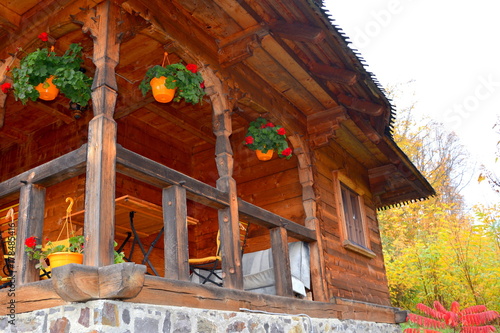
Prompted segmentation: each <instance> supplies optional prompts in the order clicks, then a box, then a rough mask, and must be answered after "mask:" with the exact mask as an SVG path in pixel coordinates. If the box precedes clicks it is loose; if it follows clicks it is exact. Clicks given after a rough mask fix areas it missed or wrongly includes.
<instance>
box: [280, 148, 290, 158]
mask: <svg viewBox="0 0 500 333" xmlns="http://www.w3.org/2000/svg"><path fill="white" fill-rule="evenodd" d="M291 153H292V148H290V147H288V148H286V149H283V151H282V152H281V155H283V156H289V155H290V154H291Z"/></svg>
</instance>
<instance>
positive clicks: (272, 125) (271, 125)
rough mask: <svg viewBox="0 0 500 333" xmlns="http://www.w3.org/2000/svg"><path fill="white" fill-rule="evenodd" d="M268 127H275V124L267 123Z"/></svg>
mask: <svg viewBox="0 0 500 333" xmlns="http://www.w3.org/2000/svg"><path fill="white" fill-rule="evenodd" d="M266 126H267V127H274V124H273V123H271V122H269V123H267V124H266Z"/></svg>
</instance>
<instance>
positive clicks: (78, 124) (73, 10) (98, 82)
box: [0, 0, 434, 323]
mask: <svg viewBox="0 0 500 333" xmlns="http://www.w3.org/2000/svg"><path fill="white" fill-rule="evenodd" d="M63 3H64V5H61V2H60V1H53V0H43V1H38V2H36V1H33V0H20V1H18V3H16V4H13V3H12V4H11V3H8V4H6V5H0V35H1V36H4V35H5V36H9V38H6V39H2V40H0V55H1V57H0V58H2V59H3V64H2V65H1V66H0V83H2V82H6V83H10V82H11V81H12V78H11V76H10V74H9V71H10V69H9V68H10V66H16V65H17V64H18V63H19V60H20V58H22V57H23V56H24V55H23V53H22V52H21V51H19V52H18V50H19V49H18V47H19V46H21V47H22V48H23V49H26V50H28V51H32V50H34V49H36V48H38V47H42V46H43V45H42V43H41V41H39V40H38V39H37V37H36V36H37V35H38V34H39V33H40V32H42V31H44V30H47V32H49V33H50V36H51V37H52V38H53V39H54V40H53V41H52V42H54V41H57V43H56V44H55V46H56V52H57V53H58V54H61V53H63V52H64V50H65V49H66V48H67V46H68V45H69V44H71V43H79V44H81V45H82V46H83V54H84V62H83V64H82V68H83V69H85V70H86V71H87V73H88V74H89V75H90V76H93V85H92V101H91V106H92V112H90V111H87V112H85V113H83V115H82V116H81V117H80V118H78V119H77V118H75V117H74V116H73V115H72V113H71V111H70V110H69V109H68V107H67V104H68V102H69V100H68V99H67V98H66V97H63V96H61V97H58V98H57V99H56V100H54V101H52V102H44V101H40V100H37V101H34V102H33V101H29V102H28V103H27V104H26V105H22V104H21V103H20V102H19V101H17V100H16V99H15V98H14V96H13V95H12V93H10V92H7V93H2V94H0V97H1V98H0V139H1V140H0V153H1V154H0V162H1V163H0V209H1V208H4V207H6V206H9V205H13V204H17V203H19V217H18V222H17V223H18V224H17V239H18V240H24V239H26V238H27V237H32V236H35V237H38V238H39V239H43V237H48V236H50V237H52V236H56V235H57V233H58V231H59V229H60V224H61V216H62V214H61V212H64V210H63V208H62V204H63V203H64V199H65V198H66V197H67V196H73V197H75V202H76V204H75V206H76V209H77V210H78V211H79V213H78V214H79V220H78V223H80V226H81V227H83V233H84V236H85V239H86V243H85V254H84V264H83V265H68V266H64V267H60V268H59V269H55V270H54V272H53V277H52V279H51V280H45V281H38V280H39V273H38V271H37V270H35V267H34V263H33V262H30V261H29V260H28V258H27V256H26V254H25V253H24V244H23V242H22V241H18V242H17V247H16V251H15V275H14V279H13V284H14V285H15V292H14V294H15V302H16V311H17V312H18V313H21V312H26V311H33V310H36V309H42V308H47V307H51V306H55V305H61V304H68V303H69V302H84V301H87V300H94V299H115V300H116V299H119V300H122V301H123V302H138V303H150V304H165V305H179V306H190V307H197V308H206V309H221V310H231V311H237V310H239V309H240V308H248V309H255V310H262V311H270V312H273V311H275V312H287V313H304V312H306V313H307V314H308V315H310V316H315V317H334V318H340V319H359V320H368V321H376V322H385V323H397V322H400V321H402V320H404V313H401V312H400V311H399V310H398V309H394V308H392V307H391V306H390V295H389V291H388V288H387V281H386V275H385V268H384V261H383V252H382V244H381V237H380V234H379V228H378V221H377V213H376V211H377V209H379V208H383V207H389V206H391V205H397V204H400V203H403V202H407V201H412V200H422V199H425V198H426V197H428V196H429V195H433V194H434V191H433V189H432V187H431V186H430V185H429V184H428V182H427V181H426V180H425V178H424V177H423V176H422V175H421V174H420V172H419V171H418V170H417V169H416V167H415V166H414V165H413V164H412V163H411V161H409V159H408V158H407V157H406V155H405V154H404V153H403V152H402V151H401V150H400V149H399V147H397V145H396V144H395V142H394V141H393V139H392V136H391V126H392V119H393V116H394V115H393V112H392V106H391V105H390V102H389V101H388V99H387V98H386V96H385V94H384V92H383V91H382V89H381V88H380V87H379V85H378V83H377V81H376V80H375V78H374V77H373V76H372V74H371V73H368V72H367V71H366V70H365V68H364V66H363V65H362V60H361V59H360V58H359V57H358V56H357V55H356V54H355V52H354V51H353V50H351V49H350V48H349V47H348V43H347V41H346V40H345V37H344V36H343V34H342V32H341V31H340V29H338V28H337V27H335V26H333V25H332V22H331V21H330V19H329V18H328V17H327V15H326V13H325V12H324V10H323V9H322V8H321V3H320V1H303V0H293V1H288V0H263V1H251V0H238V1H230V0H201V1H199V0H183V1H177V0H171V1H164V0H147V1H146V0H125V1H123V0H113V1H111V0H88V1H87V0H64V1H63ZM16 50H17V51H16ZM13 52H15V53H13ZM165 52H167V53H168V60H169V61H171V62H172V63H175V62H180V63H182V62H184V63H192V64H196V65H197V66H198V68H199V72H200V73H201V75H202V77H203V79H204V86H205V88H204V91H205V93H206V96H205V97H204V98H203V100H202V102H201V103H200V104H197V105H190V104H189V103H186V102H175V103H170V104H161V103H158V102H155V101H154V99H153V98H152V97H151V96H150V95H146V96H141V94H140V91H139V89H138V86H139V82H140V81H141V80H142V78H143V76H144V73H145V72H146V71H147V69H148V68H150V67H152V66H153V65H158V64H159V63H160V62H161V58H162V56H163V55H164V53H165ZM258 117H266V118H268V119H269V121H272V122H273V123H276V124H281V125H283V126H284V128H286V132H287V134H286V135H287V139H288V140H289V143H290V146H291V147H293V157H292V158H291V159H290V160H280V159H279V158H276V157H275V158H273V159H272V160H270V161H267V162H264V163H263V162H260V161H258V160H257V159H256V158H255V156H254V152H253V151H251V150H250V149H248V148H247V147H245V145H244V144H243V143H242V142H243V141H244V139H245V131H246V129H247V128H248V125H249V123H250V122H251V121H253V120H255V119H256V118H258ZM342 191H349V193H350V195H351V196H352V198H353V199H352V200H353V202H354V203H355V204H356V206H357V210H356V213H355V215H356V216H355V217H356V218H355V220H356V222H358V223H359V224H358V225H356V227H355V228H356V232H357V233H358V234H359V235H358V237H356V238H353V237H352V235H351V234H350V228H353V226H352V225H350V224H349V221H348V219H346V215H348V214H349V209H345V207H346V205H347V203H345V202H344V199H343V194H342V193H344V192H342ZM123 196H133V197H136V198H138V199H139V200H144V201H146V202H148V203H150V204H151V206H154V207H155V218H154V219H155V221H157V222H148V223H152V224H151V225H150V226H154V228H152V229H148V230H146V229H143V230H140V228H138V231H139V232H141V234H140V237H144V239H145V241H146V242H151V241H152V238H154V237H157V236H158V235H162V237H161V239H160V240H159V243H158V245H157V246H155V248H154V255H153V257H152V259H151V261H152V264H154V265H156V267H157V271H158V275H159V276H152V275H150V274H153V273H155V272H152V271H151V270H150V267H149V266H147V267H146V266H143V265H141V264H140V262H141V259H136V258H131V259H132V260H131V262H127V263H124V264H117V265H112V263H113V252H114V241H115V240H117V241H118V242H119V243H121V242H123V241H124V240H125V238H126V234H127V232H128V231H130V230H127V229H126V227H124V226H125V225H126V222H123V221H119V222H117V221H116V219H117V215H116V212H117V211H116V201H115V199H116V198H119V197H123ZM121 213H123V212H121ZM358 215H359V216H358ZM190 217H192V218H193V219H196V220H197V221H199V223H197V224H196V226H189V225H188V224H187V223H186V221H187V220H188V218H190ZM347 217H349V216H347ZM350 217H352V216H350ZM75 218H76V217H75ZM240 221H243V222H245V223H249V224H250V225H251V228H250V235H249V240H248V241H249V242H248V247H247V248H245V251H248V252H254V251H260V250H264V249H268V248H270V249H272V258H273V261H274V263H275V265H274V266H273V270H274V278H275V287H276V295H264V294H255V293H252V292H248V291H245V290H244V283H243V281H244V276H243V273H242V266H243V264H242V254H241V242H240V238H239V223H240ZM155 223H156V224H155ZM162 228H163V234H160V233H159V232H158V231H159V230H160V229H162ZM218 233H219V234H220V244H221V255H222V264H221V267H220V270H221V272H222V276H223V280H224V286H223V287H222V288H219V287H213V286H210V285H198V284H195V283H192V282H190V281H189V277H190V273H191V269H190V267H189V258H190V257H197V258H199V257H204V256H209V255H213V254H214V253H215V250H216V243H217V242H216V239H217V234H218ZM135 237H137V236H135ZM293 241H301V242H305V243H307V244H308V246H309V249H310V258H309V259H310V279H311V285H310V290H308V293H307V296H306V297H305V298H296V297H295V295H294V292H293V288H292V276H291V267H290V266H291V264H290V260H289V245H288V244H289V243H290V242H293ZM127 246H128V245H127ZM127 250H129V249H128V248H127ZM148 265H149V263H148ZM146 272H147V273H146ZM11 292H13V291H11V290H9V289H8V288H5V289H1V290H0V296H1V298H0V299H1V301H0V302H1V305H2V308H1V310H0V314H8V311H9V310H8V309H7V307H6V306H8V305H9V304H10V303H9V302H11V300H12V299H13V298H12V297H10V296H9V293H11Z"/></svg>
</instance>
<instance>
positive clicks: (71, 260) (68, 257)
mask: <svg viewBox="0 0 500 333" xmlns="http://www.w3.org/2000/svg"><path fill="white" fill-rule="evenodd" d="M47 258H49V261H50V269H51V270H52V269H54V268H56V267H59V266H64V265H67V264H82V263H83V254H82V253H75V252H54V253H52V254H49V256H48V257H47Z"/></svg>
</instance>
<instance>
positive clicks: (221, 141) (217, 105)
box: [202, 69, 243, 289]
mask: <svg viewBox="0 0 500 333" xmlns="http://www.w3.org/2000/svg"><path fill="white" fill-rule="evenodd" d="M202 75H203V78H204V79H205V86H206V87H207V88H208V92H209V95H210V99H211V100H212V108H213V130H214V134H215V136H216V143H215V160H216V163H217V170H218V173H219V179H218V180H217V188H218V189H219V190H221V191H224V192H226V193H227V194H228V196H229V207H227V208H225V209H220V210H219V230H220V239H221V256H222V276H223V278H224V287H226V288H232V289H243V272H242V268H241V245H240V237H239V229H240V226H239V216H238V215H239V214H238V194H237V192H236V181H235V180H234V178H233V150H232V148H231V142H230V141H229V136H230V135H231V133H232V126H231V113H230V112H231V107H230V102H229V99H228V94H227V93H224V87H223V86H222V83H221V81H220V80H219V79H218V78H217V76H216V75H215V74H214V73H213V72H212V71H211V70H208V69H204V70H203V71H202Z"/></svg>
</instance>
